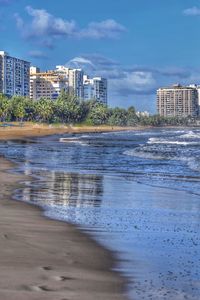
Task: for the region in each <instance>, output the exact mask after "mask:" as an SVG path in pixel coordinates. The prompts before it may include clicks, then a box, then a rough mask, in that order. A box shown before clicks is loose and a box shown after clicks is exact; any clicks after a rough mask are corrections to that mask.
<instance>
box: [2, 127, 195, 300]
mask: <svg viewBox="0 0 200 300" xmlns="http://www.w3.org/2000/svg"><path fill="white" fill-rule="evenodd" d="M0 153H2V154H4V155H5V156H6V157H7V158H10V159H13V160H15V161H16V160H17V161H18V162H19V163H20V164H19V170H20V171H21V172H25V173H26V174H30V175H33V176H34V177H35V178H37V181H33V182H31V181H30V182H26V187H25V188H24V189H23V190H20V191H18V194H17V197H18V199H22V200H23V201H28V202H31V203H34V204H38V205H41V206H42V207H44V209H45V214H46V215H47V216H49V217H51V218H57V219H61V220H66V221H70V222H72V223H75V224H79V225H80V227H81V228H82V229H83V230H85V231H87V232H88V233H89V234H91V235H92V236H93V237H94V238H95V239H97V240H98V241H100V242H101V243H102V244H103V245H104V246H106V247H107V248H109V249H111V250H114V251H116V253H117V256H118V258H119V264H118V266H116V269H118V270H120V271H121V272H124V274H126V276H128V277H129V278H130V284H129V286H128V293H129V296H130V299H136V300H137V299H138V300H139V299H155V300H156V299H200V251H199V250H200V184H199V182H200V130H198V129H190V130H188V129H185V130H174V129H173V130H148V131H142V132H139V131H136V132H118V133H106V134H89V135H76V136H72V135H65V136H62V137H60V136H53V137H45V138H38V139H30V140H29V141H27V142H22V141H21V142H20V141H19V142H16V141H15V142H12V141H10V142H4V143H1V144H0Z"/></svg>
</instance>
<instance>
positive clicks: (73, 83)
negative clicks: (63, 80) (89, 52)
mask: <svg viewBox="0 0 200 300" xmlns="http://www.w3.org/2000/svg"><path fill="white" fill-rule="evenodd" d="M56 71H57V72H58V73H60V74H65V76H66V77H67V78H68V84H69V93H71V94H74V95H75V96H76V97H78V98H80V99H83V97H84V94H83V75H84V72H83V70H82V69H71V68H67V67H65V66H56Z"/></svg>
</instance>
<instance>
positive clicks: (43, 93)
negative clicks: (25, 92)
mask: <svg viewBox="0 0 200 300" xmlns="http://www.w3.org/2000/svg"><path fill="white" fill-rule="evenodd" d="M62 90H65V91H68V79H67V78H66V76H65V75H63V74H59V73H57V72H56V71H47V72H40V70H39V69H38V68H36V67H31V68H30V98H31V99H34V100H39V99H40V98H47V99H52V100H56V99H57V98H58V96H59V94H60V92H61V91H62Z"/></svg>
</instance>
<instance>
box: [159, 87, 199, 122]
mask: <svg viewBox="0 0 200 300" xmlns="http://www.w3.org/2000/svg"><path fill="white" fill-rule="evenodd" d="M157 112H158V114H159V115H160V116H163V117H176V116H178V117H187V116H193V117H196V116H198V114H199V105H198V90H197V88H195V87H187V86H181V85H179V84H177V85H173V86H172V87H166V88H160V89H158V90H157Z"/></svg>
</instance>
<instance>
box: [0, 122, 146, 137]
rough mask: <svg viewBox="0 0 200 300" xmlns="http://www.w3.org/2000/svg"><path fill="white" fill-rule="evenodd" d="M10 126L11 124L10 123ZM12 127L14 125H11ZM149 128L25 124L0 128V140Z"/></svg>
mask: <svg viewBox="0 0 200 300" xmlns="http://www.w3.org/2000/svg"><path fill="white" fill-rule="evenodd" d="M11 124H12V123H11ZM13 125H14V124H13ZM147 128H149V127H142V126H140V127H120V126H80V127H78V126H65V125H59V126H58V127H57V126H54V125H45V124H30V123H25V125H24V126H23V127H20V126H17V125H14V126H8V127H0V140H8V139H12V140H16V139H23V138H30V137H42V136H48V135H54V134H58V135H59V134H65V133H66V134H67V133H71V134H79V133H103V132H116V131H129V130H144V129H147Z"/></svg>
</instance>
